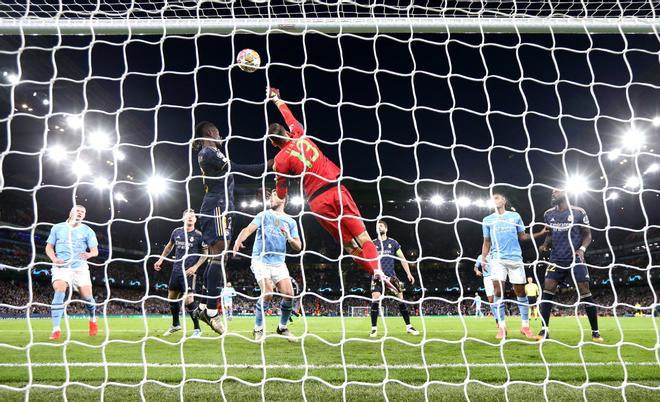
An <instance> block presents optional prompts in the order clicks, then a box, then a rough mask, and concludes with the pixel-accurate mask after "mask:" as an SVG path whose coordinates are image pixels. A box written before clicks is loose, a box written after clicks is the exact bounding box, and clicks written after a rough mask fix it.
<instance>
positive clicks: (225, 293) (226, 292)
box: [220, 282, 236, 321]
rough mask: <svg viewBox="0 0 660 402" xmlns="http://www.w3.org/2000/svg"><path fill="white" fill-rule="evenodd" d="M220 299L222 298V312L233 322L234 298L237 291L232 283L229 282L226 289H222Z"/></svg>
mask: <svg viewBox="0 0 660 402" xmlns="http://www.w3.org/2000/svg"><path fill="white" fill-rule="evenodd" d="M220 297H222V311H224V313H225V316H226V317H227V319H228V320H229V321H231V320H232V319H233V318H234V297H236V291H235V290H234V288H233V287H232V286H231V282H227V283H226V284H225V287H224V288H222V292H220Z"/></svg>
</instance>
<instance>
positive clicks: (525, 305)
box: [516, 296, 529, 327]
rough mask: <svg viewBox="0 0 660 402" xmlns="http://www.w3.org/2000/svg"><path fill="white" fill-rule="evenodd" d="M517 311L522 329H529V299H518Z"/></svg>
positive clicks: (525, 297) (524, 297)
mask: <svg viewBox="0 0 660 402" xmlns="http://www.w3.org/2000/svg"><path fill="white" fill-rule="evenodd" d="M516 299H517V300H518V303H519V304H518V310H520V319H521V320H522V326H523V327H529V299H528V298H527V296H523V297H518V298H516Z"/></svg>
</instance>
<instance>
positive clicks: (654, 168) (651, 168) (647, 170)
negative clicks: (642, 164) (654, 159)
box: [644, 163, 660, 174]
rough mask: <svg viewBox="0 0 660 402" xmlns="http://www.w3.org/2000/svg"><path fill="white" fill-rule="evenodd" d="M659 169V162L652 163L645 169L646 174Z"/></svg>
mask: <svg viewBox="0 0 660 402" xmlns="http://www.w3.org/2000/svg"><path fill="white" fill-rule="evenodd" d="M658 169H660V166H659V165H658V164H657V163H652V164H650V165H649V167H647V168H646V170H645V171H644V174H647V173H655V172H657V171H658Z"/></svg>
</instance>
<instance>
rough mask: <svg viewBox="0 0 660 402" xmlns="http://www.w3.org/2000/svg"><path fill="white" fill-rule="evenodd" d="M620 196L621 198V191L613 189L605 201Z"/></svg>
mask: <svg viewBox="0 0 660 402" xmlns="http://www.w3.org/2000/svg"><path fill="white" fill-rule="evenodd" d="M618 198H619V193H617V192H616V191H612V192H611V193H610V195H609V196H607V198H605V201H609V200H616V199H618Z"/></svg>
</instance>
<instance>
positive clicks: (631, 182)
mask: <svg viewBox="0 0 660 402" xmlns="http://www.w3.org/2000/svg"><path fill="white" fill-rule="evenodd" d="M641 185H642V181H641V180H640V179H639V177H637V176H630V177H629V178H628V179H627V180H626V184H625V185H624V186H623V187H625V188H629V189H631V190H636V189H638V188H639V187H640V186H641Z"/></svg>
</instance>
